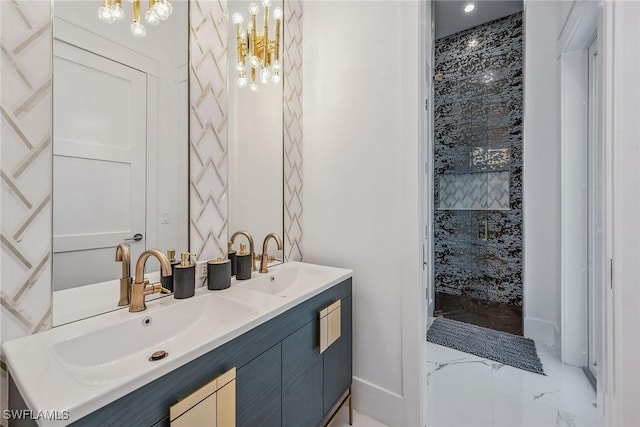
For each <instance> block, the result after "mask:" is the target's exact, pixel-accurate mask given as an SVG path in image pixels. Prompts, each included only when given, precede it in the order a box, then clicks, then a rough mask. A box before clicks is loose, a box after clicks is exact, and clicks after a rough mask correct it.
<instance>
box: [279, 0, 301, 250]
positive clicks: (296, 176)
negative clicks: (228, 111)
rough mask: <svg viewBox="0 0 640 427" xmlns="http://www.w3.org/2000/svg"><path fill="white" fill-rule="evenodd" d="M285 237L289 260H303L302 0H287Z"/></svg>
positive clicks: (285, 32) (285, 43)
mask: <svg viewBox="0 0 640 427" xmlns="http://www.w3.org/2000/svg"><path fill="white" fill-rule="evenodd" d="M284 13H285V27H284V58H283V66H284V72H285V74H284V104H285V105H284V157H285V159H284V237H285V259H287V260H289V261H300V260H302V210H303V204H302V1H300V0H285V2H284Z"/></svg>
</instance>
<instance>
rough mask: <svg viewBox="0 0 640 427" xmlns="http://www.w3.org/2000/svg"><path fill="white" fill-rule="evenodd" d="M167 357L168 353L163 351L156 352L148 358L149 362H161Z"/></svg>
mask: <svg viewBox="0 0 640 427" xmlns="http://www.w3.org/2000/svg"><path fill="white" fill-rule="evenodd" d="M168 355H169V353H167V352H166V351H164V350H159V351H156V352H155V353H153V354H152V355H151V356H149V362H155V361H156V360H162V359H164V358H165V357H167V356H168Z"/></svg>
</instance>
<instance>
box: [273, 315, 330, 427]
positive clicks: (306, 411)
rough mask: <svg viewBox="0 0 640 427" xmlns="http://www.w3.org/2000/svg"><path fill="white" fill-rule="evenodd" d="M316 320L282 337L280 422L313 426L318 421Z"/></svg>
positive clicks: (319, 393)
mask: <svg viewBox="0 0 640 427" xmlns="http://www.w3.org/2000/svg"><path fill="white" fill-rule="evenodd" d="M319 343H320V334H319V327H318V320H316V319H314V320H313V321H311V322H309V323H307V324H306V325H304V326H303V327H302V328H300V329H298V330H297V331H296V332H294V333H293V334H291V335H289V336H288V337H287V338H285V340H284V341H282V402H283V405H282V425H283V426H317V425H318V424H320V422H321V421H322V416H323V415H324V411H323V409H322V377H323V375H322V354H321V353H320V346H319Z"/></svg>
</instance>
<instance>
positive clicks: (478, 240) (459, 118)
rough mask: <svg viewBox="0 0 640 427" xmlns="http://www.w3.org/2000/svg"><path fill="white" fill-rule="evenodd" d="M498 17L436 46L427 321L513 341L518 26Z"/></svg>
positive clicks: (516, 328) (518, 320) (518, 291)
mask: <svg viewBox="0 0 640 427" xmlns="http://www.w3.org/2000/svg"><path fill="white" fill-rule="evenodd" d="M496 3H501V2H496ZM503 4H506V3H503ZM437 7H438V6H436V8H437ZM501 16H502V17H500V18H499V19H494V20H492V21H490V22H485V23H482V24H481V25H476V26H474V27H472V28H468V29H465V30H463V31H458V32H456V33H454V34H449V35H446V36H444V37H440V38H437V40H436V42H435V67H434V68H435V76H434V88H435V91H434V102H435V112H434V114H435V117H434V133H435V137H434V175H435V176H434V190H435V195H434V197H435V200H434V206H435V214H434V218H433V221H434V238H435V239H434V258H435V260H434V261H435V262H434V276H435V277H434V282H435V298H436V299H435V301H436V305H435V310H436V311H435V315H436V316H444V317H448V318H452V319H455V320H460V321H464V322H469V323H474V324H477V325H480V326H486V327H489V328H493V329H498V330H502V331H506V332H511V333H515V334H519V335H522V295H523V289H522V131H523V129H522V120H523V118H522V107H523V26H522V13H521V12H517V13H514V14H510V15H508V16H504V15H501ZM438 22H439V21H438V16H437V10H436V24H437V25H438ZM440 22H442V21H440ZM436 31H437V29H436Z"/></svg>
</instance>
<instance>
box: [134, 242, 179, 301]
mask: <svg viewBox="0 0 640 427" xmlns="http://www.w3.org/2000/svg"><path fill="white" fill-rule="evenodd" d="M151 256H154V257H156V258H158V261H160V269H161V271H162V275H163V276H165V277H166V276H170V275H171V264H169V259H168V258H167V256H166V255H165V254H164V253H162V252H160V250H158V249H149V250H146V251H144V252H142V254H141V255H140V258H138V262H136V277H135V280H134V281H133V285H132V286H131V305H130V306H129V311H130V312H131V313H137V312H138V311H144V310H146V309H147V305H146V304H145V302H144V297H145V296H147V295H151V294H156V293H158V292H163V291H164V288H163V287H162V284H161V283H160V282H158V283H153V284H149V283H145V279H144V265H145V263H146V262H147V259H148V258H149V257H151Z"/></svg>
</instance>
